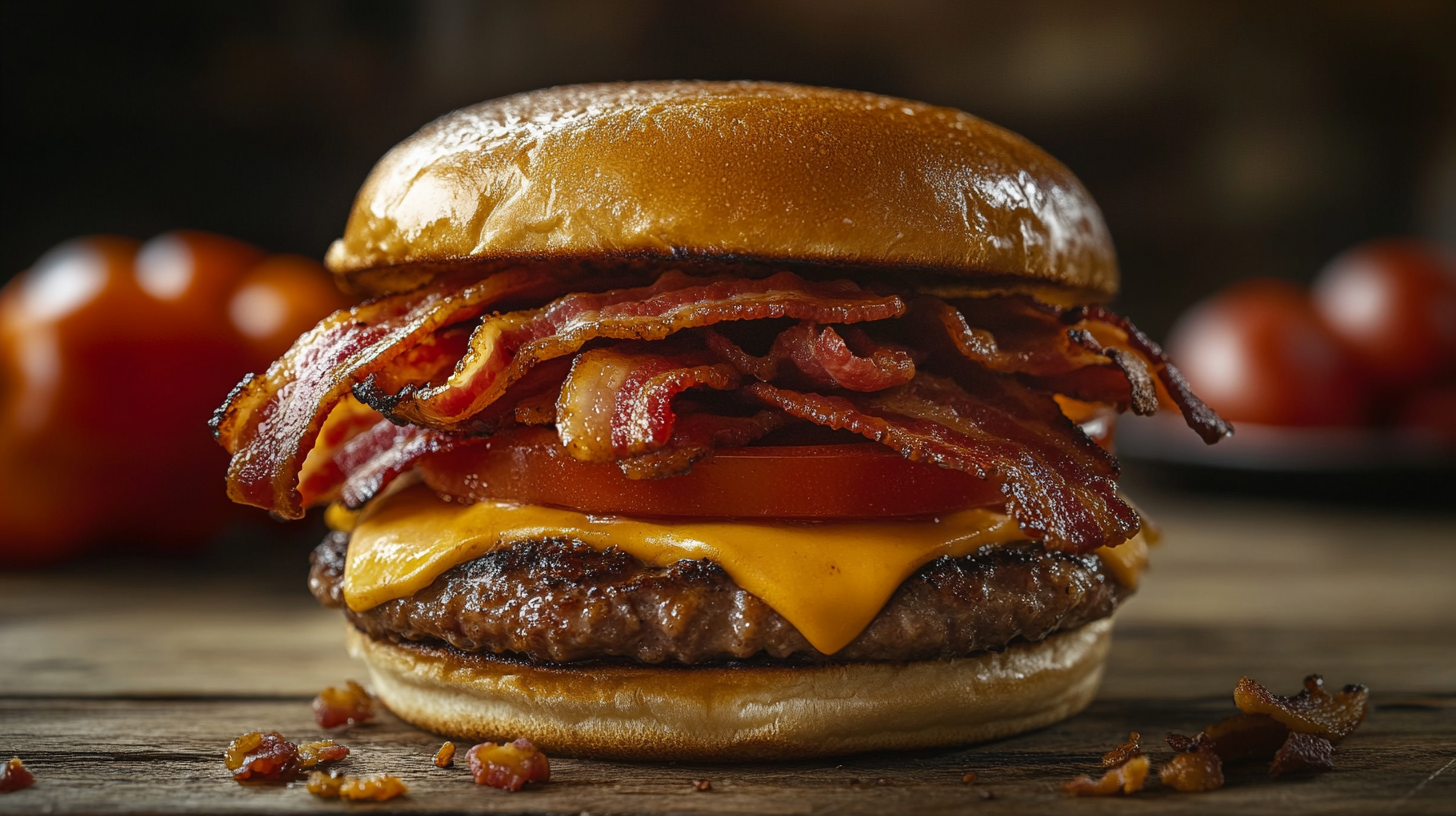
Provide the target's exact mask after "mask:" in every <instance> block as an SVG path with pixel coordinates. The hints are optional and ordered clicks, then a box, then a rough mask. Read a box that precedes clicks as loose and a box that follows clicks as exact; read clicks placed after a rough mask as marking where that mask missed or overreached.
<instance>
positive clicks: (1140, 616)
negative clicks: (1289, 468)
mask: <svg viewBox="0 0 1456 816" xmlns="http://www.w3.org/2000/svg"><path fill="white" fill-rule="evenodd" d="M1143 499H1144V501H1143V503H1144V506H1145V507H1146V509H1148V510H1150V511H1151V512H1152V513H1153V515H1154V517H1155V518H1157V519H1158V520H1159V521H1160V522H1161V523H1162V525H1163V526H1164V528H1165V529H1166V532H1167V543H1166V545H1165V546H1163V547H1161V548H1159V549H1158V550H1156V551H1155V553H1154V567H1153V570H1152V571H1151V572H1150V573H1149V574H1148V576H1147V579H1146V584H1145V587H1144V590H1143V591H1142V592H1141V593H1140V594H1139V595H1138V596H1137V597H1136V598H1135V599H1134V600H1133V601H1132V602H1131V603H1129V604H1128V606H1127V607H1126V608H1125V610H1124V612H1123V613H1122V614H1121V616H1120V619H1119V623H1118V633H1117V637H1116V640H1115V645H1114V647H1113V652H1112V657H1111V660H1110V661H1109V663H1108V666H1107V673H1106V677H1105V680H1104V683H1103V687H1102V691H1101V694H1100V695H1099V697H1098V699H1097V701H1096V702H1095V703H1094V704H1093V705H1092V707H1091V708H1090V709H1089V710H1088V711H1087V712H1086V713H1084V714H1082V715H1080V716H1078V717H1076V718H1074V719H1072V720H1070V721H1068V722H1065V723H1062V724H1060V725H1056V726H1053V727H1050V728H1046V729H1043V730H1041V731H1038V732H1035V733H1032V734H1026V735H1023V736H1020V737H1016V738H1012V739H1007V740H1001V741H998V742H994V743H990V744H986V745H980V746H971V747H968V748H962V749H955V750H941V751H920V752H910V753H896V754H871V755H864V756H856V757H847V758H841V759H831V760H821V761H808V762H800V763H792V764H783V763H779V764H772V765H740V766H711V765H696V764H666V765H662V764H658V765H646V764H641V765H634V764H618V763H606V762H592V761H573V760H568V759H556V760H554V761H553V763H552V766H553V779H552V782H551V783H550V784H548V785H546V786H544V787H542V788H540V789H537V790H527V791H524V792H521V793H517V794H513V795H511V794H504V793H501V792H498V791H494V790H491V789H486V788H478V787H476V786H475V785H473V784H471V783H470V780H469V777H468V774H467V772H466V771H465V770H464V769H463V767H461V766H460V765H457V767H456V768H454V769H450V770H439V769H435V768H433V767H432V766H431V765H430V764H429V756H430V754H431V753H432V752H433V751H434V750H435V748H436V747H437V746H438V745H439V742H440V738H439V737H437V736H433V735H430V734H427V733H424V732H421V731H419V730H417V729H414V728H412V727H410V726H408V725H405V724H404V723H402V722H400V721H398V720H396V719H394V718H393V717H391V716H389V715H388V714H385V715H384V716H383V717H381V718H380V720H379V721H378V722H375V723H371V724H368V725H365V726H361V727H356V728H353V729H350V730H347V731H345V732H344V734H343V735H342V736H341V737H340V740H341V741H342V742H344V743H346V744H348V745H350V746H352V747H353V748H354V751H355V753H354V755H353V756H352V757H351V758H350V759H349V760H348V762H347V768H348V769H349V770H350V772H353V773H366V772H389V773H394V774H397V775H398V776H400V777H402V778H403V779H404V780H405V781H406V782H407V783H408V784H409V785H410V793H409V795H408V796H406V797H404V798H401V799H397V800H395V801H393V802H391V803H389V804H388V805H385V806H381V805H372V804H371V805H353V806H350V805H346V804H344V803H339V802H334V801H326V800H321V799H316V798H314V797H312V796H310V795H308V794H307V793H306V792H305V791H304V790H303V789H302V787H301V786H298V785H294V786H290V787H259V786H244V785H239V784H236V783H234V782H232V781H231V779H230V778H229V776H228V774H227V772H226V771H225V770H224V769H223V766H222V761H221V758H220V754H221V751H222V749H223V747H224V746H225V745H226V744H227V742H228V741H229V740H230V739H231V738H232V737H234V736H236V735H238V734H241V733H243V732H245V731H250V730H257V729H263V730H272V729H277V730H280V731H282V732H284V733H285V734H288V735H290V736H292V737H300V738H309V737H314V736H317V735H320V734H321V732H320V729H318V728H317V726H315V725H314V723H313V721H312V718H311V713H310V710H309V705H308V703H309V700H310V699H311V698H312V697H313V695H314V694H315V693H316V692H317V691H318V690H319V689H320V688H322V687H323V686H325V685H330V684H337V683H339V682H340V681H342V680H343V679H344V678H347V677H361V676H362V674H363V672H362V669H361V667H360V666H358V665H357V664H355V663H353V662H352V661H351V660H350V659H349V658H348V657H347V656H346V655H345V654H344V653H343V648H342V645H341V644H342V637H341V626H342V624H341V623H340V621H339V618H338V616H337V613H335V612H330V611H327V610H323V609H321V608H319V607H318V606H317V605H315V604H314V602H313V600H312V599H311V598H310V597H309V596H308V595H307V592H306V591H305V590H304V589H303V586H302V584H303V580H302V579H303V572H304V569H305V567H304V563H303V558H304V551H305V550H304V549H301V548H293V549H291V550H289V549H286V548H279V547H274V548H272V549H271V550H270V553H271V554H272V555H273V556H278V555H279V554H280V553H281V554H282V557H272V558H271V560H265V561H264V563H263V564H257V563H252V564H249V563H248V559H247V554H248V553H249V552H251V551H252V550H253V549H254V547H253V546H244V545H235V547H234V549H233V550H231V551H228V552H226V553H223V554H222V556H221V557H220V558H219V559H218V563H215V564H214V563H211V562H206V561H204V563H202V564H200V565H199V564H195V563H194V564H190V565H186V566H183V567H177V568H172V569H166V570H163V569H159V568H158V566H157V565H156V564H139V565H133V566H129V567H123V566H119V565H117V564H115V563H108V564H105V565H103V566H96V565H92V566H88V567H78V568H72V569H68V570H65V571H60V572H53V573H43V574H33V575H9V576H0V754H4V756H5V757H8V756H10V755H11V754H19V755H21V756H22V757H23V758H24V759H25V760H26V763H27V765H28V766H29V767H30V768H31V769H32V770H33V771H34V773H35V775H36V777H37V779H38V780H39V781H38V783H37V785H36V786H35V787H33V788H31V789H29V790H26V791H22V792H20V793H16V794H12V795H4V796H0V813H22V812H24V813H29V812H43V811H44V812H62V813H83V812H107V813H118V812H124V813H134V812H173V811H188V810H198V811H209V812H224V811H225V812H246V813H254V812H273V811H293V812H305V811H306V812H337V811H341V810H348V809H350V808H351V807H357V808H363V809H375V810H378V809H388V808H395V809H398V810H402V811H412V812H459V811H481V812H532V813H536V812H553V813H573V814H574V813H582V812H591V813H600V812H613V813H618V812H669V811H670V812H714V813H717V812H766V813H808V812H836V813H837V812H847V813H860V812H865V813H869V812H873V813H882V812H899V811H914V812H927V813H938V812H964V811H971V810H974V811H976V812H984V813H997V812H1010V813H1030V812H1043V811H1059V812H1060V811H1065V812H1087V813H1093V812H1096V813H1102V812H1116V813H1119V814H1123V813H1150V812H1158V813H1162V812H1199V813H1233V812H1238V813H1261V812H1267V813H1275V812H1277V813H1281V814H1292V813H1456V517H1453V516H1452V515H1449V514H1446V515H1440V514H1430V513H1427V514H1425V515H1421V514H1411V513H1404V512H1401V513H1394V512H1386V513H1379V512H1373V511H1368V510H1358V509H1344V510H1335V509H1331V508H1328V507H1324V508H1320V507H1311V506H1303V507H1300V506H1286V505H1279V504H1269V503H1265V504H1259V503H1253V502H1247V501H1236V500H1227V499H1208V498H1205V499H1202V500H1198V501H1193V500H1189V499H1178V498H1176V497H1173V496H1161V497H1160V496H1158V495H1157V494H1156V493H1153V494H1151V495H1145V496H1144V497H1143ZM1315 671H1318V672H1322V673H1323V674H1324V675H1325V677H1326V679H1327V681H1328V682H1330V683H1331V684H1344V683H1349V682H1363V683H1366V684H1367V685H1369V686H1370V687H1371V689H1372V697H1371V699H1372V702H1373V706H1372V710H1371V713H1370V716H1369V718H1368V719H1367V720H1366V723H1365V725H1364V726H1363V727H1362V728H1361V729H1360V731H1358V732H1357V733H1356V734H1355V735H1354V736H1353V737H1351V738H1350V739H1348V740H1347V741H1346V742H1345V743H1343V744H1342V745H1341V746H1340V748H1339V750H1338V752H1337V753H1336V757H1335V762H1336V770H1335V771H1334V772H1332V773H1328V774H1324V775H1322V776H1318V777H1312V778H1303V779H1279V780H1270V779H1268V778H1267V776H1266V772H1265V771H1264V770H1263V769H1261V768H1259V767H1257V766H1255V767H1250V768H1239V769H1234V770H1232V771H1231V772H1230V774H1229V783H1228V785H1227V786H1226V787H1225V788H1223V789H1222V790H1219V791H1216V792H1213V793H1209V794H1199V795H1194V794H1176V793H1172V792H1170V791H1168V790H1166V789H1156V788H1154V789H1151V790H1149V791H1146V792H1144V793H1141V794H1138V795H1137V796H1134V797H1131V798H1129V799H1121V798H1116V799H1071V798H1068V797H1066V796H1065V795H1063V794H1062V793H1060V791H1059V789H1058V783H1059V782H1061V781H1062V780H1064V779H1067V778H1070V777H1072V776H1074V775H1077V774H1081V773H1087V772H1093V771H1094V769H1095V767H1096V765H1097V761H1098V757H1099V755H1100V754H1101V752H1102V751H1104V750H1106V749H1107V748H1109V747H1111V746H1112V745H1113V744H1115V743H1116V742H1117V741H1119V740H1120V739H1122V738H1124V737H1125V736H1126V734H1127V732H1128V731H1129V730H1138V731H1141V732H1142V733H1143V734H1144V735H1146V736H1145V739H1144V744H1145V745H1149V744H1151V745H1153V746H1154V754H1155V756H1154V759H1155V762H1156V761H1159V760H1162V759H1166V757H1167V756H1168V755H1169V754H1170V752H1168V751H1167V749H1166V748H1165V747H1163V746H1161V745H1160V744H1159V742H1160V739H1159V738H1160V737H1161V736H1162V735H1163V734H1164V733H1166V732H1168V731H1181V732H1186V733H1191V732H1193V731H1196V730H1197V729H1198V728H1199V727H1201V726H1202V725H1204V724H1207V723H1210V722H1213V721H1215V720H1217V719H1221V718H1222V717H1224V716H1225V715H1227V714H1229V713H1232V712H1233V710H1234V709H1233V705H1232V702H1231V701H1230V693H1231V691H1232V689H1233V685H1234V683H1235V681H1237V680H1238V678H1239V677H1240V676H1241V675H1250V676H1252V677H1254V678H1256V679H1258V680H1260V681H1262V682H1264V683H1266V684H1267V685H1269V686H1271V687H1272V688H1273V689H1274V690H1275V691H1278V692H1282V693H1291V692H1293V691H1294V690H1296V689H1297V688H1298V685H1299V681H1300V679H1301V678H1302V677H1303V676H1304V675H1305V674H1306V673H1309V672H1315ZM968 771H975V772H976V773H977V774H978V776H979V780H980V781H979V782H978V783H977V784H975V785H966V784H964V783H962V781H961V778H962V776H963V774H965V773H966V772H968ZM697 779H707V780H709V781H710V782H711V783H712V789H711V790H710V791H705V792H700V791H697V790H695V789H694V787H693V785H692V782H693V780H697ZM987 793H989V795H990V797H991V798H989V799H986V798H983V796H984V795H985V794H987Z"/></svg>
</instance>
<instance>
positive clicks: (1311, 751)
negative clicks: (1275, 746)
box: [1269, 731, 1335, 776]
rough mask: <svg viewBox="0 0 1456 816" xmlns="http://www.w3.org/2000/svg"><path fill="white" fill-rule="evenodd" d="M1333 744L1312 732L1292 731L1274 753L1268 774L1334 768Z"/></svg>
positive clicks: (1319, 770)
mask: <svg viewBox="0 0 1456 816" xmlns="http://www.w3.org/2000/svg"><path fill="white" fill-rule="evenodd" d="M1334 755H1335V744H1334V743H1332V742H1330V741H1329V740H1327V739H1325V738H1324V737H1318V736H1315V735H1314V734H1301V733H1299V732H1297V731H1296V732H1292V733H1290V735H1289V738H1288V739H1286V740H1285V741H1284V745H1282V746H1280V748H1279V751H1278V752H1277V753H1275V754H1274V764H1272V765H1270V766H1269V775H1270V776H1283V775H1284V774H1300V773H1320V772H1321V771H1330V770H1334V767H1335V761H1334V758H1335V757H1334Z"/></svg>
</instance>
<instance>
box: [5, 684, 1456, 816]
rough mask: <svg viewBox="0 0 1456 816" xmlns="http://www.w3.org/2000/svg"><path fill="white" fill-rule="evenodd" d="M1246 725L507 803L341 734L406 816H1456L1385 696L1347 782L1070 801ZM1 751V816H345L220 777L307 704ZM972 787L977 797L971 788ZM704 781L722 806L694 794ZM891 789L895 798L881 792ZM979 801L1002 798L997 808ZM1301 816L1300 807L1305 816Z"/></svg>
mask: <svg viewBox="0 0 1456 816" xmlns="http://www.w3.org/2000/svg"><path fill="white" fill-rule="evenodd" d="M1232 710H1233V706H1232V704H1231V703H1230V702H1229V701H1228V700H1227V699H1219V700H1196V701H1183V702H1177V703H1157V702H1143V703H1137V702H1122V703H1097V704H1094V705H1093V707H1092V708H1091V709H1090V710H1089V711H1087V712H1086V713H1084V714H1083V715H1081V716H1080V717H1077V718H1075V719H1073V720H1071V721H1069V722H1066V723H1063V724H1061V725H1058V726H1054V727H1052V728H1047V729H1043V730H1041V731H1038V732H1035V733H1033V734H1027V735H1023V736H1021V737H1017V738H1014V739H1009V740H1002V741H999V742H995V743H990V744H987V745H983V746H975V747H971V748H966V749H961V750H945V751H917V752H907V753H900V754H868V755H862V756H856V757H847V758H842V759H837V760H833V759H832V760H824V761H818V762H804V763H784V764H774V765H736V766H734V765H695V764H687V763H676V764H665V765H649V764H630V763H609V762H588V761H573V760H569V759H555V760H553V762H552V781H551V782H550V783H549V784H547V785H545V786H543V787H541V788H539V789H537V790H527V791H523V792H521V793H518V794H504V793H501V792H499V791H495V790H491V789H488V788H480V787H477V786H476V785H474V784H473V783H472V782H471V780H470V776H469V774H468V772H467V770H466V769H465V767H464V764H463V762H462V763H460V764H457V766H456V767H454V768H451V769H443V770H442V769H436V768H434V767H433V766H432V765H431V764H430V757H431V755H432V754H433V753H434V751H435V749H436V748H438V747H439V744H440V739H439V738H438V737H432V736H430V735H428V734H425V733H423V732H420V731H418V730H416V729H414V728H411V727H410V726H408V725H405V724H403V723H401V722H400V721H398V720H396V719H394V718H393V717H390V716H388V715H386V716H384V717H383V718H382V720H381V721H379V722H377V723H372V724H369V725H366V726H360V727H355V728H353V729H347V730H345V731H343V732H342V733H340V734H338V735H336V737H337V739H339V741H340V742H343V743H344V744H347V745H349V746H351V747H352V748H353V749H354V753H353V754H352V755H351V756H350V758H349V759H348V760H347V761H346V763H344V764H343V765H342V766H341V767H343V768H344V769H346V770H347V771H348V772H350V773H377V772H385V773H392V774H395V775H397V776H399V777H400V778H401V779H403V780H405V782H406V783H407V784H408V785H409V786H410V793H409V795H408V796H406V797H404V798H401V799H399V800H396V801H394V802H391V803H390V805H391V808H393V809H398V810H401V811H406V812H419V813H443V812H457V811H470V812H507V811H508V812H523V813H582V812H593V813H600V812H611V813H617V812H641V813H664V812H688V813H727V812H746V811H752V812H762V813H821V812H833V813H885V812H909V811H915V812H919V813H953V812H957V813H958V812H964V810H965V809H967V808H968V807H971V806H975V807H977V808H978V809H977V811H976V812H978V813H979V812H986V813H997V812H1001V813H1028V812H1038V811H1047V810H1058V809H1065V810H1076V811H1077V812H1086V813H1104V812H1116V813H1119V814H1126V813H1146V812H1159V813H1232V812H1237V813H1276V812H1277V813H1289V812H1312V813H1378V812H1381V811H1383V810H1386V809H1388V808H1390V807H1391V806H1398V808H1399V811H1398V812H1402V813H1438V812H1447V813H1449V812H1450V805H1451V802H1452V801H1453V799H1452V797H1453V796H1456V774H1451V773H1449V771H1448V772H1447V773H1446V774H1442V775H1440V776H1438V777H1436V778H1435V779H1432V780H1430V781H1428V782H1426V783H1425V784H1424V786H1423V787H1420V788H1419V790H1417V786H1420V785H1421V784H1422V782H1423V781H1425V780H1427V779H1428V778H1429V777H1430V775H1431V774H1432V773H1433V772H1434V771H1436V770H1438V769H1440V768H1442V767H1443V766H1444V765H1445V764H1446V763H1447V762H1448V761H1449V760H1450V759H1452V757H1453V756H1456V751H1453V746H1456V697H1452V696H1441V697H1412V696H1407V695H1394V696H1392V695H1384V696H1381V695H1377V696H1376V698H1375V707H1374V710H1373V711H1372V713H1371V714H1370V717H1369V719H1368V721H1367V722H1366V724H1365V725H1364V726H1363V727H1362V728H1361V730H1360V731H1358V732H1357V733H1356V734H1355V736H1353V737H1351V738H1350V739H1349V740H1347V741H1346V742H1345V743H1343V744H1342V745H1341V746H1340V747H1339V750H1338V752H1337V754H1336V770H1335V771H1334V772H1331V773H1327V774H1324V775H1322V776H1319V777H1314V778H1304V779H1279V780H1271V779H1269V778H1268V771H1267V767H1266V766H1259V765H1252V766H1246V767H1236V768H1231V769H1230V772H1229V783H1228V785H1227V787H1225V788H1224V789H1222V790H1220V791H1217V792H1214V793H1211V794H1201V795H1198V794H1177V793H1174V792H1172V791H1169V790H1166V789H1156V788H1155V789H1150V790H1148V791H1145V792H1144V793H1142V794H1139V795H1138V796H1135V797H1131V798H1129V799H1126V800H1123V799H1121V798H1119V799H1117V800H1115V801H1098V800H1086V799H1070V798H1069V797H1067V796H1065V795H1064V794H1062V793H1061V792H1060V790H1059V789H1058V783H1059V782H1060V781H1061V780H1064V779H1070V778H1071V777H1073V776H1075V775H1078V774H1081V773H1091V772H1095V771H1096V768H1097V764H1098V758H1099V756H1100V754H1101V752H1102V751H1104V750H1106V749H1107V748H1110V747H1111V746H1112V745H1113V744H1115V743H1116V742H1118V741H1120V740H1121V739H1123V738H1125V737H1126V735H1127V731H1128V730H1129V729H1130V728H1136V729H1139V730H1140V731H1141V732H1142V733H1143V734H1144V735H1146V739H1145V741H1144V743H1145V745H1148V746H1150V753H1151V754H1153V756H1154V760H1155V762H1159V761H1165V760H1166V759H1167V758H1168V757H1169V756H1171V752H1170V751H1169V750H1168V749H1167V748H1166V747H1165V746H1161V745H1157V744H1156V743H1157V742H1158V741H1159V739H1158V738H1159V735H1162V734H1164V733H1165V732H1167V731H1180V732H1190V731H1193V730H1196V729H1197V728H1199V727H1201V726H1202V725H1204V724H1206V723H1208V722H1211V721H1214V720H1216V719H1219V718H1221V717H1223V716H1225V715H1226V714H1227V713H1229V712H1231V711H1232ZM0 720H3V722H4V725H3V727H0V733H3V736H0V743H3V744H4V745H6V746H7V747H9V746H12V745H24V746H25V752H26V761H27V764H28V765H29V766H30V767H31V768H32V769H33V771H34V773H35V775H36V778H37V779H38V780H39V781H38V783H37V784H36V786H35V787H34V788H31V789H30V790H28V791H22V792H21V793H18V794H14V795H10V796H6V797H0V812H5V813H19V812H27V811H39V810H42V809H45V810H52V811H54V812H58V813H134V812H159V813H165V812H179V811H188V810H205V811H209V812H297V813H305V812H310V813H311V812H338V811H339V810H340V809H341V808H343V806H342V805H340V804H339V803H337V802H332V801H325V800H320V799H316V798H314V797H312V796H310V795H309V794H308V793H306V792H305V791H304V790H303V789H302V787H301V785H298V784H294V785H291V786H287V787H284V786H269V785H240V784H238V783H235V782H233V781H232V780H231V778H230V777H229V775H228V773H227V771H226V770H225V769H224V768H223V765H222V759H221V753H222V749H223V748H224V747H225V746H226V744H227V742H228V741H229V740H230V739H231V738H232V737H234V736H237V735H238V734H241V733H243V732H245V731H249V730H253V729H258V728H270V729H271V728H276V729H279V730H281V731H283V733H285V734H286V735H288V736H290V737H298V738H314V737H319V736H323V733H322V732H321V731H320V729H319V728H318V727H317V726H316V725H314V723H313V721H312V717H311V712H310V710H309V706H308V701H307V700H306V699H302V698H299V699H291V700H290V699H282V700H228V701H206V700H68V699H50V700H41V699H37V700H28V701H14V700H11V701H0ZM968 771H975V772H976V774H977V775H978V782H977V783H976V784H975V785H973V786H972V785H966V784H964V783H962V782H961V778H962V776H963V775H964V774H965V773H966V772H968ZM696 779H707V780H709V781H710V782H711V783H712V790H711V791H707V792H699V791H696V790H694V789H693V787H692V782H693V780H696ZM881 780H883V782H882V781H881ZM979 790H986V791H989V792H990V793H991V794H992V796H993V797H994V798H993V799H991V800H989V801H983V800H982V799H981V798H980V793H979ZM1296 805H1297V807H1296Z"/></svg>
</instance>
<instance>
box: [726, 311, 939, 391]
mask: <svg viewBox="0 0 1456 816" xmlns="http://www.w3.org/2000/svg"><path fill="white" fill-rule="evenodd" d="M703 337H704V340H705V341H706V342H707V344H708V348H710V349H712V350H713V353H715V354H717V355H718V357H719V358H721V359H722V360H724V361H726V362H729V363H732V364H733V366H734V367H735V368H737V369H738V370H739V371H741V372H743V373H744V374H747V375H749V376H751V377H754V378H757V379H759V380H763V381H764V382H773V381H775V380H778V379H780V377H781V375H782V374H784V373H785V372H784V371H783V364H784V363H789V364H790V365H792V366H793V368H794V369H795V370H797V372H798V374H799V375H800V376H799V378H798V379H801V380H803V381H804V382H805V384H807V385H809V386H811V387H816V388H845V389H848V390H850V391H862V392H866V391H883V390H884V389H886V388H893V387H895V386H897V385H904V384H905V383H907V382H910V380H911V379H912V378H914V376H915V360H914V359H913V358H912V357H911V356H910V353H909V352H908V351H906V350H905V349H902V348H898V347H894V346H889V345H885V344H881V343H879V342H877V341H875V340H874V339H872V338H871V337H870V336H869V335H867V334H865V333H864V332H863V331H861V330H859V329H858V328H854V327H850V328H848V329H846V330H844V332H843V335H842V336H841V334H840V332H837V331H835V330H834V328H833V327H831V326H819V325H817V324H815V323H813V322H812V321H805V322H803V323H800V324H798V325H797V326H794V327H792V328H789V329H785V330H784V331H783V332H781V333H780V334H779V335H778V337H776V338H774V342H773V346H772V347H771V348H770V349H769V352H768V354H766V355H765V356H763V357H754V356H753V355H751V354H748V353H747V352H745V351H744V350H743V349H741V348H739V347H738V346H737V345H736V344H735V343H733V341H731V340H729V339H728V338H726V337H724V336H723V335H721V334H719V333H717V332H715V331H713V330H712V329H708V330H706V331H705V332H704V335H703Z"/></svg>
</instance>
